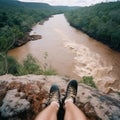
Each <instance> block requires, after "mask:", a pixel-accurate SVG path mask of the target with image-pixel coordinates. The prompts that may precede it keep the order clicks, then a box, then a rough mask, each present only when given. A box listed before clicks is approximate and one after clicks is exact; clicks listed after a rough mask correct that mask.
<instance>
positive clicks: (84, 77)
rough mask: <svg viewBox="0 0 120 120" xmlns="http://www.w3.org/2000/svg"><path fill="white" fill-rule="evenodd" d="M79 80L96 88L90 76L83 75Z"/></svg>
mask: <svg viewBox="0 0 120 120" xmlns="http://www.w3.org/2000/svg"><path fill="white" fill-rule="evenodd" d="M81 82H82V83H84V84H86V85H88V86H91V87H93V88H97V86H96V85H95V82H94V81H93V77H92V76H83V77H82V81H81Z"/></svg>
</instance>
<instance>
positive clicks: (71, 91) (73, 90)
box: [64, 80, 78, 103]
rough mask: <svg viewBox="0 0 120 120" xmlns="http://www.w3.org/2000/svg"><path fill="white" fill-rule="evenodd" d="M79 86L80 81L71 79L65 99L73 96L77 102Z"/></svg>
mask: <svg viewBox="0 0 120 120" xmlns="http://www.w3.org/2000/svg"><path fill="white" fill-rule="evenodd" d="M77 88H78V82H77V81H76V80H71V81H70V82H69V84H68V86H67V89H66V94H65V98H64V101H65V100H66V99H69V98H72V99H73V103H75V99H76V95H77Z"/></svg>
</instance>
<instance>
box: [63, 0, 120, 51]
mask: <svg viewBox="0 0 120 120" xmlns="http://www.w3.org/2000/svg"><path fill="white" fill-rule="evenodd" d="M65 16H66V18H67V20H68V22H69V23H70V24H71V25H72V26H74V27H75V28H77V29H80V30H82V31H84V32H85V33H87V34H88V35H90V36H91V37H93V38H96V39H97V40H99V41H101V42H103V43H105V44H107V45H108V46H109V47H111V48H112V49H115V50H118V51H120V1H118V2H110V3H101V4H97V5H94V6H90V7H81V8H78V9H77V10H73V11H69V12H67V13H65Z"/></svg>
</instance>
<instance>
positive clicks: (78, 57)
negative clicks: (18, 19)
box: [9, 15, 120, 92]
mask: <svg viewBox="0 0 120 120" xmlns="http://www.w3.org/2000/svg"><path fill="white" fill-rule="evenodd" d="M30 35H42V39H40V40H37V41H30V42H28V43H27V44H25V45H23V46H22V47H19V48H16V49H13V50H11V51H10V52H9V55H12V56H14V57H15V58H17V60H18V61H22V60H23V59H24V58H25V57H26V55H27V54H32V55H33V56H34V57H35V58H37V59H38V61H39V62H40V64H44V53H45V52H47V53H48V58H47V62H48V64H50V65H51V66H52V67H53V68H54V69H56V70H57V72H58V74H60V75H66V76H69V77H70V78H74V79H78V80H80V79H81V78H82V76H91V75H92V76H93V77H94V81H95V83H96V84H97V86H98V88H99V89H101V90H103V91H105V92H108V91H109V90H110V89H114V90H117V89H120V84H119V83H120V81H119V79H120V75H119V71H120V61H119V59H120V53H118V52H115V51H113V50H111V49H110V48H108V47H107V46H105V45H103V44H101V43H100V42H98V41H96V40H93V39H92V38H90V37H89V36H87V35H86V34H84V33H83V32H81V31H78V30H76V29H74V28H73V27H71V26H70V25H69V23H68V22H67V21H66V19H65V17H64V15H55V16H53V17H52V18H50V19H49V20H48V21H46V22H45V23H44V25H39V24H37V25H36V26H34V27H33V29H32V31H31V33H30Z"/></svg>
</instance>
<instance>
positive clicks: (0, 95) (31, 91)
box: [0, 75, 120, 120]
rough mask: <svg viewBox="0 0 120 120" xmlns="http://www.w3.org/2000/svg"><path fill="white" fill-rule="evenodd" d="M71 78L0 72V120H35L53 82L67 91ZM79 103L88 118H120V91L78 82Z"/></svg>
mask: <svg viewBox="0 0 120 120" xmlns="http://www.w3.org/2000/svg"><path fill="white" fill-rule="evenodd" d="M68 82H69V79H68V78H65V77H62V76H42V75H26V76H13V75H3V76H0V120H34V118H35V116H36V115H37V114H38V113H39V112H40V111H41V110H43V109H44V107H45V103H46V101H47V99H48V95H49V94H48V93H49V89H50V86H51V85H52V84H57V85H58V86H59V87H60V90H61V94H62V97H63V96H64V94H65V90H66V86H67V84H68ZM76 105H77V106H78V107H79V108H80V109H81V110H82V111H83V112H84V113H85V114H86V116H87V117H88V120H120V95H119V94H118V93H109V94H105V93H102V92H101V91H98V90H97V89H94V88H91V87H88V86H86V85H84V84H81V83H79V86H78V94H77V100H76Z"/></svg>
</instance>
